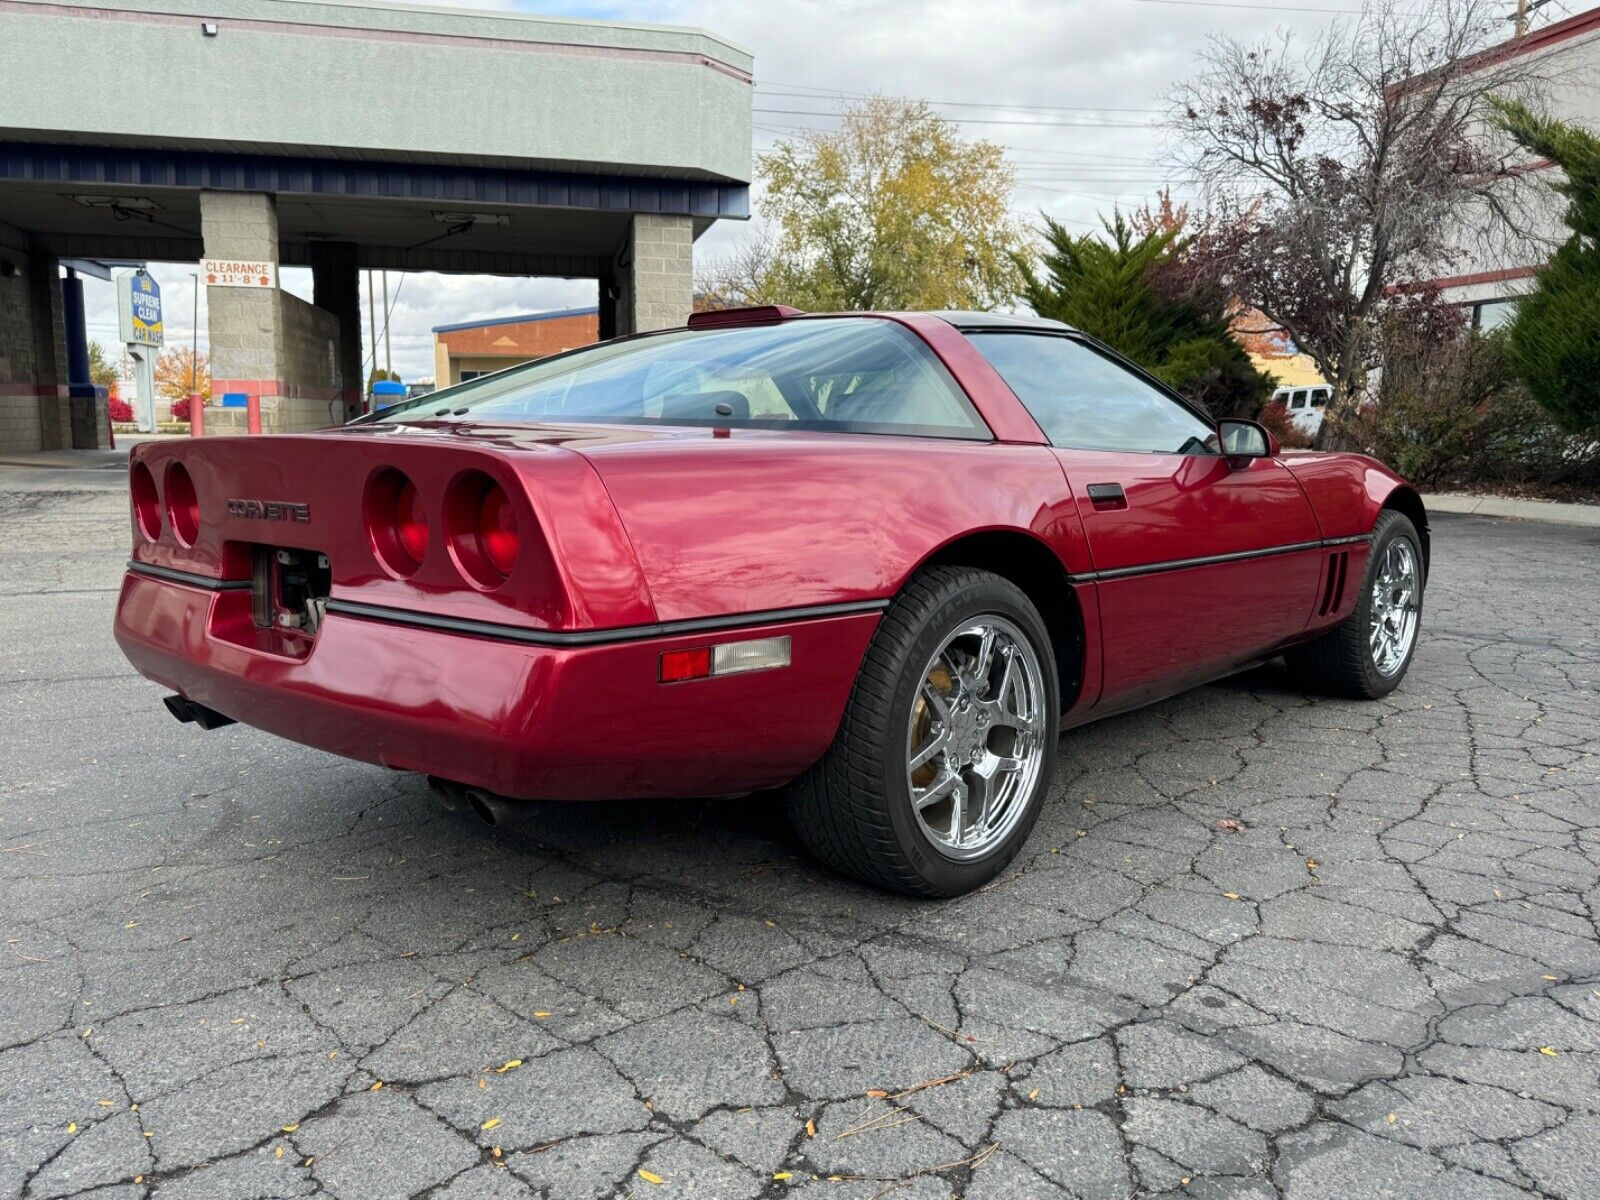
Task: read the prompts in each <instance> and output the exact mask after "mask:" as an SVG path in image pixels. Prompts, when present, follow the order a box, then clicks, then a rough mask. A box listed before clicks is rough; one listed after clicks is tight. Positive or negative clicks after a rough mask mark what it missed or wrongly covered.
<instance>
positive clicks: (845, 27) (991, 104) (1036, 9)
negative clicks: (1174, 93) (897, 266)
mask: <svg viewBox="0 0 1600 1200" xmlns="http://www.w3.org/2000/svg"><path fill="white" fill-rule="evenodd" d="M458 6H460V7H479V8H498V9H516V10H520V11H526V12H538V13H547V14H551V15H558V16H574V17H597V18H603V19H614V20H627V21H660V22H665V23H669V24H677V25H697V26H700V27H702V28H705V29H708V30H711V31H712V32H714V33H716V34H718V35H720V36H722V37H725V38H728V39H729V40H731V41H733V42H736V43H738V44H740V45H742V46H744V47H746V48H747V49H749V50H750V51H752V52H753V53H754V55H755V62H756V70H755V74H756V92H755V126H756V148H757V149H758V150H760V149H763V148H766V147H767V146H770V145H771V144H772V142H773V141H774V140H775V139H778V138H781V137H784V136H789V135H792V134H793V133H794V132H795V131H797V130H800V129H829V128H833V127H835V126H836V125H837V118H836V117H835V116H833V115H832V114H833V113H835V112H836V111H837V109H838V108H839V106H840V105H841V104H842V103H845V102H847V100H848V99H849V98H850V97H854V96H859V95H862V94H865V93H870V92H883V93H886V94H890V95H902V96H910V97H917V98H921V99H926V100H929V101H931V102H934V104H935V107H936V109H937V111H938V112H940V113H941V114H942V115H944V116H946V117H948V118H949V119H951V120H953V121H956V122H959V124H960V127H961V129H962V130H963V132H964V133H966V134H967V135H968V136H970V137H973V138H984V139H987V140H990V141H994V142H998V143H1000V144H1001V145H1003V146H1005V147H1006V149H1007V153H1008V154H1009V156H1010V158H1011V161H1012V162H1013V163H1014V164H1015V166H1016V170H1017V176H1018V188H1017V191H1016V193H1015V196H1014V204H1015V207H1016V209H1017V210H1018V212H1020V213H1021V214H1023V215H1025V216H1028V217H1036V216H1037V214H1038V213H1039V212H1041V211H1042V212H1047V213H1050V214H1051V215H1052V216H1054V217H1056V218H1057V219H1059V220H1063V221H1066V222H1068V223H1071V224H1072V225H1073V226H1074V227H1075V228H1085V229H1086V228H1091V227H1093V224H1094V222H1096V220H1097V218H1098V215H1099V214H1101V213H1104V212H1109V211H1110V210H1111V208H1112V206H1114V205H1121V206H1123V207H1124V208H1130V207H1137V206H1138V205H1140V204H1141V203H1143V202H1144V201H1146V200H1147V199H1149V198H1150V197H1152V196H1153V195H1154V194H1155V193H1156V192H1157V191H1158V190H1159V189H1160V188H1161V187H1162V186H1164V185H1171V186H1172V188H1173V191H1174V192H1175V193H1176V194H1177V195H1179V196H1182V195H1184V194H1185V192H1186V191H1187V190H1188V189H1187V187H1186V182H1185V180H1183V179H1182V178H1181V177H1179V176H1176V175H1174V174H1173V173H1172V172H1171V171H1170V170H1169V169H1168V167H1167V165H1166V163H1165V159H1164V151H1165V146H1164V142H1163V134H1162V132H1161V130H1160V129H1159V128H1158V127H1157V126H1156V122H1157V120H1158V118H1159V116H1160V114H1161V112H1162V105H1163V98H1164V97H1165V95H1166V94H1167V93H1168V91H1169V89H1170V88H1171V87H1172V86H1173V84H1174V83H1176V82H1177V81H1179V80H1181V79H1183V78H1185V77H1186V76H1187V75H1189V74H1191V73H1192V72H1193V71H1194V69H1195V53H1196V51H1197V49H1199V48H1200V47H1201V46H1202V45H1203V44H1204V42H1205V40H1206V38H1207V37H1208V36H1211V35H1213V34H1216V33H1229V34H1232V35H1234V36H1239V37H1247V38H1254V37H1258V36H1261V35H1264V34H1266V33H1268V32H1269V31H1271V30H1272V29H1274V28H1279V27H1281V28H1286V29H1289V30H1292V31H1295V32H1296V33H1298V34H1307V35H1309V34H1314V33H1315V32H1316V31H1317V30H1319V29H1320V28H1322V27H1324V26H1325V25H1326V24H1327V23H1328V22H1331V21H1335V20H1338V19H1339V18H1340V16H1341V15H1345V14H1351V13H1353V12H1354V11H1355V10H1357V9H1358V8H1359V0H1286V2H1284V3H1267V2H1265V0H1226V2H1225V0H699V2H691V0H612V2H609V3H607V2H602V0H595V2H590V3H584V2H582V0H565V2H564V0H504V2H498V3H479V4H475V5H474V4H471V3H469V2H468V0H461V3H460V4H459V5H458ZM750 228H751V227H750V225H748V224H745V223H739V222H723V223H722V224H721V225H719V226H718V227H716V228H714V229H713V230H711V232H710V233H708V234H707V235H706V236H705V237H704V238H702V239H701V240H700V242H699V243H698V244H697V246H696V255H697V261H700V262H704V261H707V260H708V259H715V258H716V257H718V256H720V255H723V254H726V253H727V251H728V249H729V248H730V246H732V245H734V244H735V243H737V241H738V240H739V239H740V238H742V237H746V236H748V235H749V232H750ZM152 269H153V272H154V273H155V275H156V277H157V278H158V280H159V281H160V282H161V284H162V289H163V298H164V301H165V309H166V325H167V331H168V332H167V336H168V339H169V343H176V344H180V345H186V344H188V342H189V338H190V332H191V329H192V327H193V321H192V305H193V301H194V291H193V286H192V283H191V281H190V277H189V272H191V271H193V270H194V266H193V264H176V265H157V266H154V267H153V268H152ZM283 280H284V284H285V286H286V287H288V288H289V290H291V291H294V292H296V293H297V294H299V295H301V296H304V297H305V298H307V299H309V298H310V292H311V282H310V272H309V271H306V270H299V269H294V268H289V269H286V270H285V271H284V272H283ZM389 286H390V289H391V292H390V299H391V301H392V302H393V317H392V320H391V331H390V343H391V347H392V353H393V360H394V366H395V368H396V369H397V370H398V371H400V372H401V374H402V375H403V377H404V378H406V379H408V380H414V379H421V378H429V377H431V376H432V374H433V354H432V344H433V338H432V333H431V329H432V327H433V326H434V325H438V324H443V323H446V322H451V321H463V320H472V319H476V318H480V317H489V316H497V315H506V314H509V313H517V312H527V311H534V310H539V309H546V308H560V307H566V306H569V305H575V304H592V303H593V302H594V295H595V285H594V284H593V283H592V282H590V281H574V280H552V279H539V280H524V279H496V278H480V277H465V276H441V275H426V274H413V275H410V276H406V277H404V282H402V277H401V276H400V275H398V274H391V275H390V276H389ZM397 290H398V293H399V295H398V299H396V296H395V292H396V291H397ZM86 300H87V303H88V306H89V312H88V319H89V322H90V329H89V335H90V337H91V338H94V339H96V340H98V341H101V342H102V343H104V344H105V347H106V349H107V350H108V351H110V350H112V349H114V342H115V339H116V309H115V300H114V295H113V290H112V287H111V285H110V284H105V283H95V282H93V281H91V282H90V283H89V284H88V285H87V286H86ZM362 302H363V305H365V302H366V297H365V290H364V289H363V295H362ZM380 312H381V301H380ZM365 320H366V318H365V315H363V323H364V326H363V327H365ZM205 328H206V325H205V307H204V297H202V298H201V308H200V320H199V337H200V345H201V348H202V349H204V348H205V338H206V334H205ZM367 353H368V354H369V356H370V354H371V347H368V348H367ZM369 361H370V358H369Z"/></svg>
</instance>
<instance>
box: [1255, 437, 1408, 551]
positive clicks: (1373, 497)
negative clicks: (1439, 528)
mask: <svg viewBox="0 0 1600 1200" xmlns="http://www.w3.org/2000/svg"><path fill="white" fill-rule="evenodd" d="M1282 461H1283V464H1284V466H1286V467H1288V468H1289V470H1290V471H1291V472H1292V473H1293V474H1294V477H1295V478H1296V479H1297V480H1299V481H1300V486H1301V487H1302V488H1304V489H1305V493H1306V497H1307V498H1308V499H1309V500H1310V501H1311V507H1312V509H1313V510H1315V512H1316V514H1317V522H1318V524H1319V525H1320V526H1321V528H1322V536H1323V537H1324V538H1342V537H1359V536H1360V535H1362V534H1365V533H1371V532H1372V527H1373V526H1374V525H1376V524H1377V522H1378V514H1379V513H1381V512H1382V511H1383V510H1384V509H1386V508H1392V509H1395V510H1397V511H1399V512H1403V513H1405V515H1406V516H1408V517H1410V518H1411V523H1412V524H1413V525H1415V526H1416V527H1417V533H1418V534H1419V535H1420V536H1421V538H1422V558H1423V565H1424V568H1426V565H1427V561H1428V552H1429V538H1428V511H1427V508H1426V507H1425V506H1424V505H1423V503H1422V496H1421V495H1420V494H1419V493H1418V491H1417V489H1416V488H1414V487H1412V486H1411V484H1410V483H1408V482H1406V480H1405V479H1403V478H1401V477H1400V476H1399V475H1397V474H1395V472H1393V471H1391V470H1390V469H1389V468H1388V467H1386V466H1384V465H1383V464H1382V463H1381V462H1379V461H1377V459H1374V458H1368V457H1367V456H1366V455H1364V454H1286V455H1284V457H1283V460H1282Z"/></svg>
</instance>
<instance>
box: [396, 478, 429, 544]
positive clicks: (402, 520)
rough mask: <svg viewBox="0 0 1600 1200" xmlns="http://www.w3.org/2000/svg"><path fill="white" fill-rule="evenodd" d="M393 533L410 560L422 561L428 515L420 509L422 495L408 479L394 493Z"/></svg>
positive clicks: (426, 535) (426, 536)
mask: <svg viewBox="0 0 1600 1200" xmlns="http://www.w3.org/2000/svg"><path fill="white" fill-rule="evenodd" d="M394 535H395V537H397V538H398V539H399V540H400V546H401V549H403V550H404V551H405V552H406V553H407V554H409V555H410V556H411V558H412V561H414V562H421V561H422V556H423V554H425V553H426V552H427V549H428V515H427V513H425V512H423V511H422V497H421V496H419V495H418V494H417V485H416V484H414V483H412V482H411V480H409V479H407V480H406V481H405V482H404V483H402V484H401V485H400V489H399V490H398V491H397V492H396V493H395V497H394Z"/></svg>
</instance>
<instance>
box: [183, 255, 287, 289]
mask: <svg viewBox="0 0 1600 1200" xmlns="http://www.w3.org/2000/svg"><path fill="white" fill-rule="evenodd" d="M200 279H201V281H202V282H204V283H205V284H206V285H207V286H208V287H251V288H269V287H273V286H275V285H276V284H277V282H278V264H277V263H274V262H249V261H246V260H244V259H237V258H202V259H201V260H200Z"/></svg>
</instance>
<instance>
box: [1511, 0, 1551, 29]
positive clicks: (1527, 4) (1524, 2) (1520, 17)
mask: <svg viewBox="0 0 1600 1200" xmlns="http://www.w3.org/2000/svg"><path fill="white" fill-rule="evenodd" d="M1549 3H1550V0H1517V15H1516V16H1514V17H1511V18H1510V19H1511V20H1512V21H1515V22H1516V25H1515V26H1514V28H1515V29H1516V31H1517V36H1518V37H1519V38H1525V37H1527V36H1528V17H1529V16H1531V15H1532V14H1533V13H1534V12H1536V11H1537V10H1539V9H1541V8H1543V7H1544V6H1545V5H1546V4H1549Z"/></svg>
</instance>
